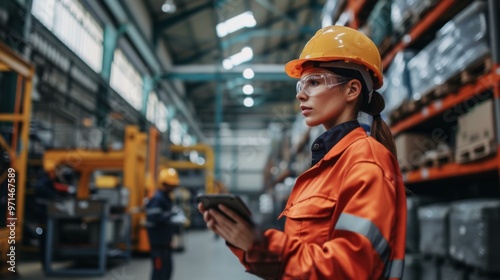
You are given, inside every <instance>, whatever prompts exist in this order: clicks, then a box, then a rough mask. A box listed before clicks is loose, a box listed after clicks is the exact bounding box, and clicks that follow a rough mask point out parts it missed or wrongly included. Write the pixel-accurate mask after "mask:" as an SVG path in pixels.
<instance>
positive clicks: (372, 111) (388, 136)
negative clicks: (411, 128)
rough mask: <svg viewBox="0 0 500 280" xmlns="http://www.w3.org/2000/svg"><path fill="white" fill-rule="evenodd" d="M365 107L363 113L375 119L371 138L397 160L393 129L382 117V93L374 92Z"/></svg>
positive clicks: (383, 105)
mask: <svg viewBox="0 0 500 280" xmlns="http://www.w3.org/2000/svg"><path fill="white" fill-rule="evenodd" d="M363 97H364V96H363ZM362 99H364V98H362ZM363 105H364V106H362V109H361V111H363V112H365V113H367V114H369V115H371V116H372V117H373V122H372V128H371V136H372V137H373V138H375V139H376V140H377V141H379V142H380V143H381V144H382V145H384V146H385V147H386V148H387V149H388V150H389V151H390V152H391V153H392V154H393V155H394V156H395V157H396V158H397V151H396V144H395V143H394V137H393V136H392V132H391V129H390V128H389V126H388V125H387V124H386V123H385V121H384V120H383V119H382V117H381V116H380V113H382V111H383V110H384V108H385V101H384V98H383V97H382V95H380V93H378V92H376V91H373V95H372V100H371V102H370V103H369V104H366V103H364V102H363Z"/></svg>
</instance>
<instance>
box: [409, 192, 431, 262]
mask: <svg viewBox="0 0 500 280" xmlns="http://www.w3.org/2000/svg"><path fill="white" fill-rule="evenodd" d="M432 202H435V199H433V198H430V197H424V196H408V197H407V198H406V207H407V208H408V210H407V219H406V220H407V222H406V249H407V251H408V252H412V253H417V252H419V247H420V245H419V243H420V223H419V220H418V209H419V208H420V207H422V206H423V205H426V204H429V203H432Z"/></svg>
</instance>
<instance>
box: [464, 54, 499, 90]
mask: <svg viewBox="0 0 500 280" xmlns="http://www.w3.org/2000/svg"><path fill="white" fill-rule="evenodd" d="M492 69H493V58H492V57H491V56H487V57H485V58H482V59H480V60H478V61H477V62H475V63H473V64H472V65H470V66H469V67H467V69H465V70H464V71H462V72H461V73H460V81H461V84H462V85H466V84H468V83H471V82H473V81H475V80H476V79H477V78H478V77H480V76H482V75H484V74H486V73H488V72H491V70H492Z"/></svg>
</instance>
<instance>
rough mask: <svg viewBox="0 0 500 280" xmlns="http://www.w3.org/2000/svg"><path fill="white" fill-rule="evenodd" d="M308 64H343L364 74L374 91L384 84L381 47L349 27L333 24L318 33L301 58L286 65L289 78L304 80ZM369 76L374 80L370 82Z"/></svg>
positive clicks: (307, 45) (343, 66) (308, 43)
mask: <svg viewBox="0 0 500 280" xmlns="http://www.w3.org/2000/svg"><path fill="white" fill-rule="evenodd" d="M306 61H318V62H331V61H339V62H342V66H341V68H347V69H354V70H358V71H361V75H362V76H363V78H364V79H365V82H366V84H367V85H371V84H373V89H379V88H381V87H382V84H383V77H382V73H383V70H382V69H383V67H382V59H381V57H380V52H379V51H378V48H377V46H376V45H375V43H373V41H372V40H370V38H368V37H367V36H366V35H365V34H363V33H361V32H359V31H357V30H355V29H352V28H349V27H345V26H339V25H333V26H328V27H324V28H322V29H320V30H318V31H317V32H316V34H315V35H314V36H313V37H312V38H311V39H310V40H309V42H307V44H306V45H305V46H304V49H303V50H302V53H301V54H300V57H299V59H295V60H292V61H290V62H288V63H287V64H286V65H285V71H286V73H287V75H288V76H290V77H292V78H300V76H301V74H302V71H303V70H304V69H303V68H302V64H303V63H304V62H306ZM360 66H361V67H360ZM320 67H321V66H320ZM334 67H335V66H334ZM363 70H369V71H363ZM363 72H368V73H363ZM368 74H369V75H370V76H371V81H368V80H366V78H368ZM368 90H371V89H368Z"/></svg>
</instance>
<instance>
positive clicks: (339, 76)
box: [198, 26, 406, 280]
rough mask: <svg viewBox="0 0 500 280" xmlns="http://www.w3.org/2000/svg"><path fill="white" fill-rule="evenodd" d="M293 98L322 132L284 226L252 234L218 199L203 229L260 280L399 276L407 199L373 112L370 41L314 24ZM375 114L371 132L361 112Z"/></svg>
mask: <svg viewBox="0 0 500 280" xmlns="http://www.w3.org/2000/svg"><path fill="white" fill-rule="evenodd" d="M285 70H286V73H287V74H288V75H289V76H290V77H292V78H299V79H300V80H299V81H298V83H297V100H298V101H299V102H300V108H301V110H302V114H303V115H304V117H305V122H306V124H307V125H308V126H316V125H323V126H324V127H325V129H326V130H327V131H326V132H325V133H323V134H322V135H321V136H319V137H318V138H317V139H316V140H315V142H314V143H313V145H312V147H311V150H312V164H311V167H310V168H309V169H308V170H307V171H305V172H304V173H303V174H302V175H300V176H299V177H298V178H297V181H296V183H295V186H294V188H293V190H292V192H291V194H290V197H289V199H288V202H287V204H286V207H285V209H284V210H283V212H282V213H281V215H280V218H281V217H283V216H286V217H287V219H286V223H285V228H284V231H278V230H275V229H269V230H267V231H265V232H264V233H257V232H256V230H255V228H254V227H252V226H251V225H249V224H248V223H247V222H245V220H243V219H242V218H240V217H239V216H238V215H237V214H235V213H234V212H232V211H231V210H229V209H228V208H227V207H224V206H223V205H219V209H218V210H220V211H221V212H224V213H225V214H227V215H228V216H230V217H231V218H232V219H233V220H235V222H233V221H231V220H229V219H227V218H226V217H224V215H222V214H221V213H220V212H218V211H216V210H212V209H211V210H208V211H206V210H205V209H204V208H203V206H202V205H201V204H200V205H199V206H198V208H199V210H200V211H201V212H202V213H203V215H204V219H205V221H206V222H207V226H208V228H209V229H211V230H212V231H214V232H215V233H217V234H218V235H220V236H221V237H222V238H224V239H225V240H226V241H227V244H228V246H229V248H230V249H231V251H232V252H233V253H234V254H235V255H236V256H237V257H238V258H239V260H240V262H241V263H242V264H243V265H244V266H245V267H246V268H247V270H248V272H250V273H253V274H255V275H257V276H260V277H262V278H264V279H308V280H311V279H356V280H360V279H401V278H402V275H403V264H404V252H405V238H406V197H405V187H404V185H403V181H402V177H401V173H400V171H399V166H398V163H397V160H396V149H395V145H394V140H393V137H392V135H391V132H390V130H389V128H388V126H387V124H386V123H385V122H384V121H383V120H382V118H381V117H380V113H381V112H382V110H383V109H384V106H385V103H384V100H383V98H382V96H381V95H380V94H379V93H378V92H376V91H375V90H376V89H378V88H380V87H381V86H382V84H383V76H382V62H381V57H380V54H379V52H378V49H377V47H376V45H375V44H374V43H373V42H372V41H371V40H370V39H369V38H368V37H366V36H365V35H364V34H362V33H360V32H358V31H356V30H354V29H351V28H348V27H343V26H330V27H325V28H322V29H320V30H319V31H318V32H317V33H316V34H315V35H314V36H313V37H312V38H311V39H310V40H309V42H308V43H307V44H306V46H305V47H304V49H303V51H302V53H301V55H300V58H299V59H296V60H292V61H290V62H288V63H287V64H286V67H285ZM361 112H364V113H367V114H369V115H371V116H372V117H373V122H372V126H371V132H370V136H369V135H367V132H365V130H364V129H363V128H361V127H360V124H359V122H358V121H357V117H358V114H360V113H361Z"/></svg>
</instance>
